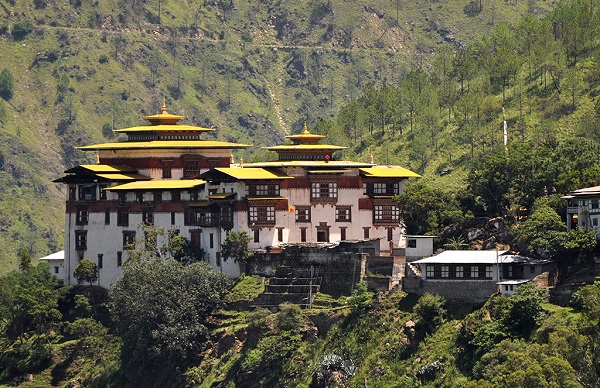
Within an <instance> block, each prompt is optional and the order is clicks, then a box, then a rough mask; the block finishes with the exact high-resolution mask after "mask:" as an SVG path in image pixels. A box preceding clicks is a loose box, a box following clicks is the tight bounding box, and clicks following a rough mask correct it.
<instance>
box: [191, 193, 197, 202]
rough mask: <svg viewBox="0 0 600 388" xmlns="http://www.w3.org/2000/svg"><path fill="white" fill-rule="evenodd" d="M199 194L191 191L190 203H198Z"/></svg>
mask: <svg viewBox="0 0 600 388" xmlns="http://www.w3.org/2000/svg"><path fill="white" fill-rule="evenodd" d="M198 197H199V193H198V192H197V191H190V201H197V200H198Z"/></svg>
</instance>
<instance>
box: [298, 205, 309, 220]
mask: <svg viewBox="0 0 600 388" xmlns="http://www.w3.org/2000/svg"><path fill="white" fill-rule="evenodd" d="M296 222H310V207H309V206H297V207H296Z"/></svg>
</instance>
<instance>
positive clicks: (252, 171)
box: [215, 167, 293, 179]
mask: <svg viewBox="0 0 600 388" xmlns="http://www.w3.org/2000/svg"><path fill="white" fill-rule="evenodd" d="M215 170H217V171H219V172H222V173H223V174H227V175H229V176H232V177H234V178H236V179H293V177H291V176H287V175H285V174H283V173H280V172H277V171H268V170H265V169H264V168H241V167H217V168H215Z"/></svg>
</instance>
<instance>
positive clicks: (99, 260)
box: [98, 253, 104, 268]
mask: <svg viewBox="0 0 600 388" xmlns="http://www.w3.org/2000/svg"><path fill="white" fill-rule="evenodd" d="M103 256H104V255H102V253H99V254H98V268H102V264H104V263H103V262H102V261H103V260H102V259H103Z"/></svg>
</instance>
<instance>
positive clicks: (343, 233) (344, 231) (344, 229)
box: [340, 226, 348, 241]
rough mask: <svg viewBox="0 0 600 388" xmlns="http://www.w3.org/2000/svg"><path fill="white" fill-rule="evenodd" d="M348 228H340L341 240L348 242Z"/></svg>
mask: <svg viewBox="0 0 600 388" xmlns="http://www.w3.org/2000/svg"><path fill="white" fill-rule="evenodd" d="M346 229H348V228H346V227H345V226H343V227H341V228H340V240H342V241H344V240H346Z"/></svg>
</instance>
